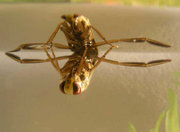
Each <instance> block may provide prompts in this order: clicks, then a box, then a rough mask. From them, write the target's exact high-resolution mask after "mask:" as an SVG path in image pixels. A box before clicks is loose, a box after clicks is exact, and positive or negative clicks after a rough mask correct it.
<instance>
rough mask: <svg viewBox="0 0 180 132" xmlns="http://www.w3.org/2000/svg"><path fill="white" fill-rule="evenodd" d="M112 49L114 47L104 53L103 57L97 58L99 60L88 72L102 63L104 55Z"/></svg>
mask: <svg viewBox="0 0 180 132" xmlns="http://www.w3.org/2000/svg"><path fill="white" fill-rule="evenodd" d="M113 48H114V46H111V47H110V48H109V49H108V50H107V51H106V52H105V53H104V55H103V56H101V57H100V58H99V60H98V61H97V63H96V64H95V65H94V67H93V68H91V69H90V71H92V70H93V69H95V68H96V67H97V66H98V65H99V64H100V63H101V62H102V61H103V59H104V58H105V57H106V55H107V54H108V53H109V52H110V51H111V50H112V49H113Z"/></svg>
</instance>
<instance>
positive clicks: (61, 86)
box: [59, 81, 65, 94]
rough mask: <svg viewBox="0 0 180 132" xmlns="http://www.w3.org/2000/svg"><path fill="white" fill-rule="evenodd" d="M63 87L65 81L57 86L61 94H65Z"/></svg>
mask: <svg viewBox="0 0 180 132" xmlns="http://www.w3.org/2000/svg"><path fill="white" fill-rule="evenodd" d="M64 85H65V81H63V82H62V83H61V84H60V85H59V89H60V90H61V92H62V93H64V94H65V92H64Z"/></svg>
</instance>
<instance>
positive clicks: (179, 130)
mask: <svg viewBox="0 0 180 132" xmlns="http://www.w3.org/2000/svg"><path fill="white" fill-rule="evenodd" d="M164 117H165V130H166V132H180V126H179V125H180V124H179V115H178V102H177V97H176V94H175V93H174V91H173V90H172V89H170V90H169V108H168V110H167V112H164V111H163V112H162V113H161V115H160V116H159V118H158V120H157V122H156V124H155V128H153V129H151V130H150V132H159V130H160V127H161V124H162V120H163V119H164ZM129 132H137V131H136V129H135V127H134V126H133V125H132V124H129Z"/></svg>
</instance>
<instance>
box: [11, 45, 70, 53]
mask: <svg viewBox="0 0 180 132" xmlns="http://www.w3.org/2000/svg"><path fill="white" fill-rule="evenodd" d="M43 45H44V43H27V44H21V45H19V46H18V47H17V48H15V49H14V50H11V51H8V52H17V51H20V50H21V49H24V50H43ZM52 46H53V47H55V48H59V49H70V47H69V46H66V45H63V44H60V43H52ZM49 48H50V47H47V49H49Z"/></svg>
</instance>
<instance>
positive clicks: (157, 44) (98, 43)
mask: <svg viewBox="0 0 180 132" xmlns="http://www.w3.org/2000/svg"><path fill="white" fill-rule="evenodd" d="M106 41H107V42H108V43H117V42H134V43H136V42H137V43H139V42H147V43H149V44H152V45H156V46H161V47H171V46H170V45H167V44H165V43H162V42H159V41H156V40H152V39H149V38H127V39H114V40H106ZM106 41H105V42H104V41H102V42H97V43H96V44H95V45H94V46H95V47H97V46H101V45H105V44H107V42H106Z"/></svg>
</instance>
